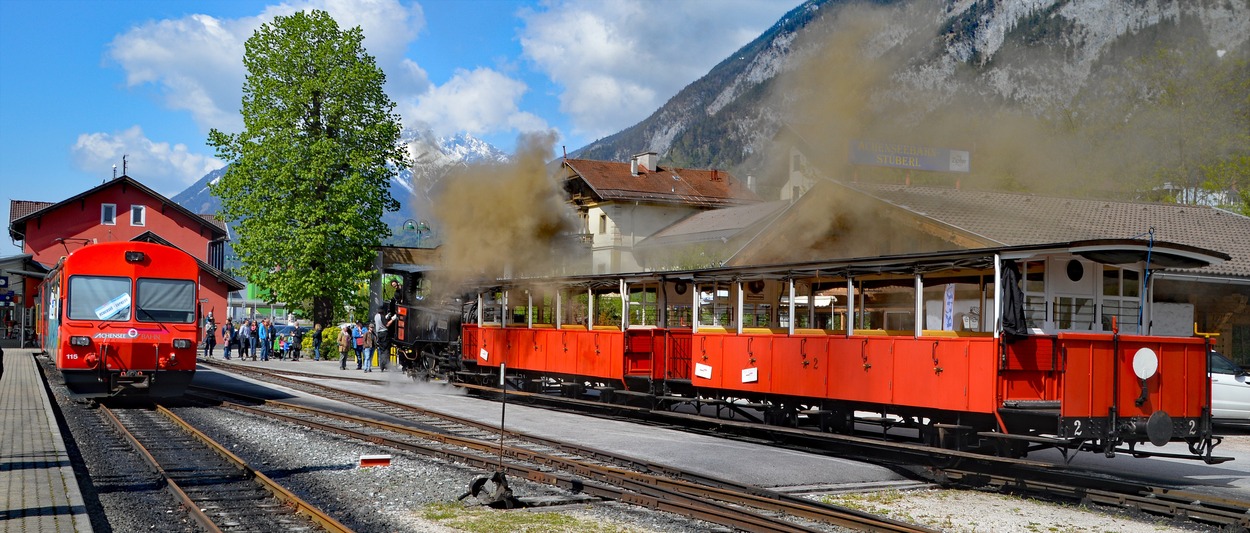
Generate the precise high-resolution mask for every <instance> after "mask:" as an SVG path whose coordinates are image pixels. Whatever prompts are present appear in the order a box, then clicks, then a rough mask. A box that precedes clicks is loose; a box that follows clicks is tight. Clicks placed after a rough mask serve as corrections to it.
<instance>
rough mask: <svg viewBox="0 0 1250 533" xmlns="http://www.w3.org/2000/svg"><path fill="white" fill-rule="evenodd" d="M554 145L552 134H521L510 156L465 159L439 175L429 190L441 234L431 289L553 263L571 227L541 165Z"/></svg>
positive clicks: (543, 270) (537, 270) (540, 270)
mask: <svg viewBox="0 0 1250 533" xmlns="http://www.w3.org/2000/svg"><path fill="white" fill-rule="evenodd" d="M554 143H555V135H554V134H553V133H542V134H525V135H522V136H521V137H520V139H519V141H518V143H517V153H516V156H515V158H514V159H513V161H512V162H509V163H502V164H501V163H481V164H473V165H468V166H465V167H461V168H459V169H456V170H453V171H452V172H451V174H449V175H448V176H447V177H446V178H445V179H443V181H442V187H441V188H440V190H437V191H435V192H434V194H433V196H432V201H433V204H434V206H433V208H434V211H433V212H434V216H435V218H436V219H437V220H438V221H439V225H440V227H442V228H443V230H442V231H443V232H444V237H445V238H444V241H443V242H444V243H445V244H444V245H443V246H442V248H441V251H442V253H443V256H442V263H443V268H442V269H441V270H440V271H439V272H438V274H437V275H438V276H439V279H437V280H435V282H434V284H433V285H434V286H435V287H456V286H459V285H461V284H462V283H464V282H466V281H470V280H478V279H493V278H499V277H505V276H519V275H526V274H535V275H537V274H547V273H549V272H550V270H551V269H553V268H555V266H556V265H557V264H558V261H559V260H560V258H561V257H562V255H563V254H562V253H561V249H560V247H561V245H562V243H564V242H565V239H564V238H563V236H564V235H566V234H568V233H571V231H572V228H573V227H574V225H573V218H572V214H571V213H570V212H569V207H568V205H567V204H566V203H565V201H564V194H563V191H562V190H561V188H560V187H559V185H558V184H557V183H556V182H555V181H554V179H553V178H552V177H551V176H550V173H549V172H548V169H547V161H546V159H547V157H548V156H549V154H551V153H552V146H553V145H554Z"/></svg>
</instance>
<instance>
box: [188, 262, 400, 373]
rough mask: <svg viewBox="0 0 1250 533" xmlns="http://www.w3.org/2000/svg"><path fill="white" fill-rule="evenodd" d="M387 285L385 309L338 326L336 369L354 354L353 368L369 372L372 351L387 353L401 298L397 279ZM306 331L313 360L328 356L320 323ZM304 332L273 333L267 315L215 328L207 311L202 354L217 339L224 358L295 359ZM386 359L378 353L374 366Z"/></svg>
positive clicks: (382, 368)
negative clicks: (369, 318) (389, 292)
mask: <svg viewBox="0 0 1250 533" xmlns="http://www.w3.org/2000/svg"><path fill="white" fill-rule="evenodd" d="M391 288H392V289H393V292H392V294H393V295H394V296H392V297H391V300H390V302H389V303H388V305H387V306H386V310H378V312H377V313H375V314H374V316H373V320H372V321H370V322H368V323H366V322H363V321H361V322H356V323H346V324H344V325H343V326H342V328H341V329H340V330H339V332H338V336H337V342H338V348H339V369H340V370H347V361H348V357H349V356H350V355H353V354H354V355H355V359H356V370H362V371H364V372H373V359H374V354H375V353H377V354H389V353H390V338H391V328H392V327H393V326H394V324H395V314H394V309H395V306H396V305H397V304H399V303H403V302H404V301H405V299H404V296H403V290H402V287H401V285H400V284H399V282H398V281H395V280H392V281H391ZM308 333H310V334H311V335H312V350H313V360H314V361H320V360H322V358H325V359H327V360H328V359H330V354H328V353H323V352H322V343H323V335H324V333H325V331H324V328H323V326H322V325H321V324H315V325H314V326H313V329H312V330H311V331H309V332H308ZM304 334H305V332H304V331H303V330H302V329H300V328H299V327H292V328H289V332H288V333H277V332H276V331H275V328H274V324H273V322H271V321H270V319H268V318H262V319H259V320H253V319H245V320H243V321H242V322H241V323H239V324H238V325H237V326H236V325H235V323H234V320H233V319H226V322H225V324H222V325H221V327H220V328H218V327H217V323H216V320H214V318H213V314H212V313H209V314H208V316H207V317H206V318H205V322H204V343H203V346H204V357H206V358H212V357H213V355H214V350H215V349H216V347H217V344H218V341H219V340H220V344H221V345H222V350H223V353H222V355H223V357H225V358H226V359H232V358H234V357H237V358H238V359H240V360H246V359H251V360H253V361H268V360H269V359H270V358H271V357H273V358H276V359H290V360H292V361H298V360H299V359H300V352H301V351H302V349H303V342H304ZM219 337H220V339H219ZM232 356H233V357H232ZM389 359H390V358H389V357H386V356H384V357H378V370H380V371H381V372H386V370H387V367H388V366H389V365H388V363H389Z"/></svg>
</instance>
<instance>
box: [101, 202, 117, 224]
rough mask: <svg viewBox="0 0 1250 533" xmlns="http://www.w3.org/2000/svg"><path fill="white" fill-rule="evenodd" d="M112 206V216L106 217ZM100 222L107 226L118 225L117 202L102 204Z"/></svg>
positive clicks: (110, 212) (110, 213)
mask: <svg viewBox="0 0 1250 533" xmlns="http://www.w3.org/2000/svg"><path fill="white" fill-rule="evenodd" d="M110 208H111V211H109V215H110V216H108V217H105V216H104V215H105V212H106V210H109V209H110ZM100 224H102V225H105V226H116V225H117V204H100Z"/></svg>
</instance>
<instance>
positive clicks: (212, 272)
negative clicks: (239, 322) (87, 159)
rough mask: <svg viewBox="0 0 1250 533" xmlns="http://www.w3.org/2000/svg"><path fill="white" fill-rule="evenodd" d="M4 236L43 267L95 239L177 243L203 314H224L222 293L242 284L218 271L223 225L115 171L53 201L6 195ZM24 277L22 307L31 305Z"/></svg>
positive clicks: (224, 237) (30, 283) (31, 286)
mask: <svg viewBox="0 0 1250 533" xmlns="http://www.w3.org/2000/svg"><path fill="white" fill-rule="evenodd" d="M9 218H10V220H9V236H10V237H11V238H12V239H13V240H14V241H19V240H20V241H22V251H23V253H25V254H29V255H30V256H31V257H30V258H31V260H33V261H34V262H36V263H39V264H41V265H44V266H46V267H47V268H48V269H51V268H52V267H54V266H55V265H56V264H57V262H58V261H60V260H61V258H62V257H65V256H67V255H69V254H70V253H71V252H73V251H74V250H77V249H79V248H82V247H84V246H90V245H92V244H94V243H98V242H112V241H151V242H159V243H162V244H167V245H170V246H174V247H176V248H179V249H181V250H183V251H185V252H187V253H188V254H190V255H191V256H192V257H195V258H196V260H197V261H198V262H199V264H200V307H201V310H202V312H203V313H204V314H205V315H207V314H208V313H209V312H213V313H214V314H215V315H216V316H222V317H224V316H226V296H227V294H229V292H230V291H234V290H239V289H243V288H244V285H243V284H242V283H239V282H238V281H237V280H235V279H234V278H233V277H231V276H230V275H229V274H227V273H225V272H224V271H223V270H222V263H223V261H224V259H225V243H226V240H227V239H228V237H229V233H228V232H227V230H226V227H225V224H223V223H221V222H220V221H218V220H216V219H215V218H214V217H212V216H209V215H197V214H195V213H192V212H191V211H188V210H187V209H186V208H184V207H182V206H180V205H178V204H176V203H174V202H173V201H172V200H170V199H169V198H166V197H164V196H162V195H161V194H159V193H157V192H156V191H153V190H152V189H149V188H148V187H146V186H144V185H143V184H142V183H139V182H138V181H136V180H135V179H134V178H131V177H130V176H125V175H123V176H121V177H119V178H115V179H112V180H109V181H106V182H104V183H102V184H101V185H100V186H98V187H95V188H93V189H90V190H87V191H84V192H82V193H79V194H77V195H75V196H72V197H70V198H67V199H65V200H61V201H60V202H56V203H48V202H36V201H25V200H11V201H10V210H9ZM39 281H40V280H38V279H28V280H27V283H26V284H25V286H26V287H27V288H28V289H27V290H26V291H25V293H26V294H24V295H23V296H24V298H23V299H24V301H23V302H22V305H23V307H26V308H30V307H32V306H33V305H34V292H35V291H34V288H35V287H36V286H37V285H38V283H39Z"/></svg>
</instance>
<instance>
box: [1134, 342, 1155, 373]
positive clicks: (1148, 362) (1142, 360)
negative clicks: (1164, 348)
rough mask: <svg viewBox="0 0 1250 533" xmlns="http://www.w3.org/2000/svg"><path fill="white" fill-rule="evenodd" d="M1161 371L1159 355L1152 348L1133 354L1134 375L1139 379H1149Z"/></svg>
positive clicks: (1142, 349)
mask: <svg viewBox="0 0 1250 533" xmlns="http://www.w3.org/2000/svg"><path fill="white" fill-rule="evenodd" d="M1158 371H1159V355H1158V354H1156V353H1155V351H1154V350H1151V349H1150V348H1141V349H1139V350H1137V353H1135V354H1133V373H1134V374H1137V377H1138V378H1139V379H1147V378H1149V377H1150V376H1153V375H1155V372H1158Z"/></svg>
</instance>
